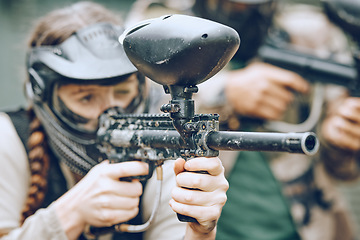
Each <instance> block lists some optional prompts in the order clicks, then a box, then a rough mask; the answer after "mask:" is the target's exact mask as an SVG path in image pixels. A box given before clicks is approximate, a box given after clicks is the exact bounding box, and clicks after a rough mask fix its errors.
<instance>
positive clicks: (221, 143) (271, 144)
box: [206, 131, 319, 156]
mask: <svg viewBox="0 0 360 240" xmlns="http://www.w3.org/2000/svg"><path fill="white" fill-rule="evenodd" d="M206 142H207V144H208V147H210V148H212V149H215V150H230V151H277V152H290V153H304V154H306V155H309V156H312V155H314V154H315V153H316V152H317V151H318V148H319V143H318V140H317V137H316V135H315V134H314V133H312V132H306V133H263V132H231V131H230V132H224V131H218V132H211V133H210V134H209V135H208V138H207V141H206Z"/></svg>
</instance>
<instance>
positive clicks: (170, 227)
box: [142, 161, 186, 240]
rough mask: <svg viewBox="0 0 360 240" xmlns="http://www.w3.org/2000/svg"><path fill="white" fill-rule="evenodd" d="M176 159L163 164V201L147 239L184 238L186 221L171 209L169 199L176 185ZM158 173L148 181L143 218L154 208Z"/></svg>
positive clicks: (146, 236)
mask: <svg viewBox="0 0 360 240" xmlns="http://www.w3.org/2000/svg"><path fill="white" fill-rule="evenodd" d="M173 165H174V161H165V163H164V165H163V179H164V180H163V183H162V191H161V202H160V206H159V209H158V211H157V214H156V216H155V219H154V222H153V223H152V224H151V226H150V228H149V229H148V230H147V231H146V232H145V235H144V239H145V240H152V239H156V240H167V239H173V240H176V239H184V236H185V229H186V223H184V222H180V221H179V220H178V219H177V216H176V213H175V212H174V211H173V210H172V209H171V207H170V205H169V201H170V199H171V191H172V188H173V187H174V186H175V184H176V183H175V174H174V170H173ZM156 184H157V183H156V173H154V175H153V176H152V178H151V179H150V180H149V181H148V182H147V184H146V188H145V191H144V197H143V200H142V207H143V220H144V221H147V220H148V219H149V217H150V214H151V211H152V210H153V206H154V201H155V198H156V196H155V195H156V194H155V192H156Z"/></svg>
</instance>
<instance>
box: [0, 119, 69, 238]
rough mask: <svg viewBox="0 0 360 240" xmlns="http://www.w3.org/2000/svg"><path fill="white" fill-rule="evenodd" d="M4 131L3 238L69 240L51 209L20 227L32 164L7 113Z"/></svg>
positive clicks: (0, 150) (0, 173)
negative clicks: (29, 162) (30, 164)
mask: <svg viewBox="0 0 360 240" xmlns="http://www.w3.org/2000/svg"><path fill="white" fill-rule="evenodd" d="M0 132H1V137H0V196H1V197H0V239H1V240H8V239H11V240H17V239H36V240H47V239H59V240H60V239H67V238H66V235H65V233H64V232H63V230H62V229H61V227H60V223H59V220H58V219H57V217H56V214H55V211H54V209H53V208H52V207H51V206H49V207H48V208H46V209H41V210H39V211H37V212H36V213H35V214H34V215H33V216H31V217H29V218H28V219H27V220H26V221H25V223H24V224H23V225H22V226H21V227H20V226H19V225H20V215H21V210H22V208H23V206H24V203H25V201H26V197H27V192H28V186H29V178H30V173H29V164H28V160H27V156H26V151H25V148H24V146H23V144H22V142H21V140H20V138H19V136H18V135H17V133H16V130H15V128H14V126H13V124H12V122H11V120H10V118H9V117H8V116H7V115H6V114H5V113H0ZM5 234H6V235H5Z"/></svg>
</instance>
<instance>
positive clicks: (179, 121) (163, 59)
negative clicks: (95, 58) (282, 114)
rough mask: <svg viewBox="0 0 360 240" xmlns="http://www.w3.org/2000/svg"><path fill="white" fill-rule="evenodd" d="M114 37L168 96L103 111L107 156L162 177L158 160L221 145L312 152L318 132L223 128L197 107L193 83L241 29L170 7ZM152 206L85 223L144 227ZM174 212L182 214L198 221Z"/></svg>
mask: <svg viewBox="0 0 360 240" xmlns="http://www.w3.org/2000/svg"><path fill="white" fill-rule="evenodd" d="M119 39H120V42H121V43H122V44H123V46H124V49H125V52H126V54H127V56H128V57H129V59H130V61H131V62H132V63H133V64H134V65H135V66H136V67H137V68H138V70H139V71H140V72H141V73H143V74H144V75H145V76H147V77H149V78H150V79H151V80H153V81H155V82H157V83H159V84H161V85H163V86H164V90H165V92H166V93H169V94H170V95H171V100H170V101H169V103H166V104H164V105H163V106H162V107H161V110H162V111H163V112H164V114H140V115H138V114H119V113H117V111H115V110H114V111H113V110H112V109H110V110H109V111H108V112H107V113H105V114H103V115H102V116H101V118H100V128H99V131H98V142H99V143H98V145H99V149H100V151H101V152H102V153H103V154H104V158H107V159H109V160H110V161H112V162H121V161H128V160H134V159H135V160H141V161H145V162H148V163H149V164H150V165H154V167H156V169H157V174H159V176H157V179H158V181H159V182H161V179H162V177H161V170H159V168H160V167H161V165H162V164H163V162H164V161H165V160H169V159H176V158H178V157H182V158H185V159H188V158H191V157H196V156H201V157H213V156H218V154H219V150H232V151H281V152H290V153H301V154H307V155H313V154H315V153H316V152H317V150H318V147H319V145H318V140H317V138H316V135H315V134H314V133H311V132H308V133H259V132H257V133H251V132H225V131H219V115H217V114H195V113H194V101H193V100H192V95H193V94H194V93H196V92H197V91H198V88H197V86H196V85H197V84H200V83H202V82H204V81H206V80H207V79H209V78H210V77H212V76H214V75H215V74H216V73H217V72H219V71H220V70H221V69H222V68H223V67H224V66H225V65H226V64H227V63H228V62H229V61H230V59H231V58H232V57H233V55H234V54H235V52H236V50H237V49H238V47H239V44H240V39H239V35H238V34H237V32H236V31H235V30H233V29H232V28H229V27H227V26H224V25H222V24H219V23H216V22H213V21H209V20H205V19H201V18H197V17H190V16H185V15H169V16H164V17H161V18H156V19H152V20H148V21H145V22H142V23H139V24H138V25H136V26H134V27H132V28H131V29H129V30H127V31H125V33H124V34H123V35H122V36H120V38H119ZM150 169H151V168H150ZM204 174H206V173H204ZM150 175H151V173H150ZM146 177H147V178H148V177H150V176H146ZM158 189H161V187H159V188H158ZM159 195H160V193H159ZM158 200H159V198H158ZM158 204H159V201H157V202H156V206H158ZM156 206H155V208H154V209H156ZM155 212H156V210H153V214H152V216H151V217H150V219H149V221H148V222H147V223H145V224H143V225H139V226H130V225H127V224H124V223H123V224H118V225H114V226H112V227H108V228H90V232H91V233H92V234H93V235H98V234H101V233H104V232H107V231H127V232H139V231H144V230H145V229H146V228H147V227H148V226H149V222H151V220H152V218H153V215H154V214H155ZM178 217H179V219H180V220H181V221H196V219H193V218H190V217H187V216H181V215H179V216H178Z"/></svg>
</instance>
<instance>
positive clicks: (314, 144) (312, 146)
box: [301, 132, 320, 156]
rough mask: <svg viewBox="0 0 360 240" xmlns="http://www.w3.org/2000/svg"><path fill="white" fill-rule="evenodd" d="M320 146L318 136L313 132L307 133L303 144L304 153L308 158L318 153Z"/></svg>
mask: <svg viewBox="0 0 360 240" xmlns="http://www.w3.org/2000/svg"><path fill="white" fill-rule="evenodd" d="M319 146H320V144H319V140H318V138H317V136H316V134H315V133H313V132H306V133H305V135H304V137H303V139H302V142H301V147H302V149H303V151H304V153H305V154H306V155H308V156H313V155H315V154H316V153H317V152H318V150H319Z"/></svg>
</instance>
